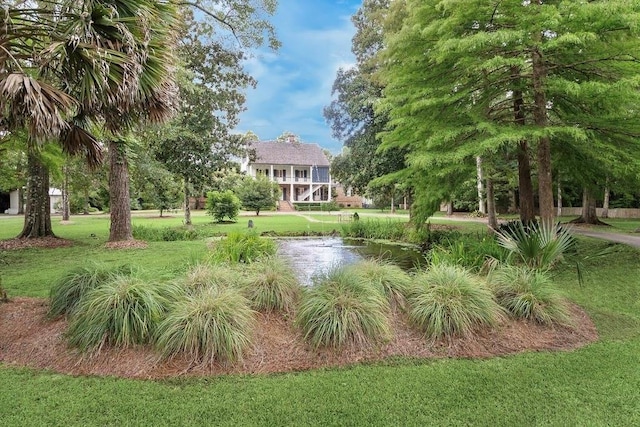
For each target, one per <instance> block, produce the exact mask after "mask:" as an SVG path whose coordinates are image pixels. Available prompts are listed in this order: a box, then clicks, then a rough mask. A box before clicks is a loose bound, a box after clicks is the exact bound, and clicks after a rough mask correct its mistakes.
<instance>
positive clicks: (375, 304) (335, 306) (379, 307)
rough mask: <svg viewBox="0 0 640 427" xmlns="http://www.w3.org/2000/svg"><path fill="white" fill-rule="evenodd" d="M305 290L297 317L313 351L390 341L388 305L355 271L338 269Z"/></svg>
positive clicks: (298, 323) (324, 275)
mask: <svg viewBox="0 0 640 427" xmlns="http://www.w3.org/2000/svg"><path fill="white" fill-rule="evenodd" d="M315 281H316V283H315V285H314V286H312V287H310V288H307V289H305V291H304V292H303V294H302V302H301V304H300V308H299V310H298V313H297V316H296V324H297V325H298V326H299V327H300V328H301V330H302V332H303V334H304V338H305V340H307V341H308V342H309V343H310V344H311V345H313V346H314V347H316V348H317V347H329V346H331V347H342V346H344V345H346V344H348V343H356V344H364V343H368V342H371V341H380V340H385V339H388V338H389V337H390V335H391V331H390V327H389V320H388V312H389V304H388V302H387V300H386V298H385V297H384V296H383V295H382V294H381V293H380V292H378V291H376V290H374V289H373V288H371V287H370V286H367V283H366V281H365V280H364V279H363V278H362V277H361V276H359V275H357V274H355V273H354V272H353V270H350V269H347V268H336V269H333V270H331V271H329V272H327V273H325V274H323V275H321V276H318V277H316V279H315Z"/></svg>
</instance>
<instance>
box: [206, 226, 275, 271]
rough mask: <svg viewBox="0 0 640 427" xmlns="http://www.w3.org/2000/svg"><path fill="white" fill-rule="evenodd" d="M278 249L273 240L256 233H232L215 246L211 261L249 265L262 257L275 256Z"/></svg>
mask: <svg viewBox="0 0 640 427" xmlns="http://www.w3.org/2000/svg"><path fill="white" fill-rule="evenodd" d="M276 249H277V247H276V244H275V242H274V241H273V240H271V239H269V238H266V237H261V236H260V235H259V234H258V233H257V232H255V231H246V232H231V233H229V234H228V235H227V237H225V238H223V239H221V240H220V241H218V242H217V243H216V244H215V246H214V247H213V251H212V253H211V260H212V261H214V262H229V263H245V264H248V263H251V262H253V261H256V260H257V259H258V258H260V257H264V256H272V255H275V253H276Z"/></svg>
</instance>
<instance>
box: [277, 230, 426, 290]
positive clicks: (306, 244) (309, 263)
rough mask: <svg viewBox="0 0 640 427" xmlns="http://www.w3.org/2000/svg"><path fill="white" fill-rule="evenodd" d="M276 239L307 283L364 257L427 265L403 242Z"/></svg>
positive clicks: (281, 250)
mask: <svg viewBox="0 0 640 427" xmlns="http://www.w3.org/2000/svg"><path fill="white" fill-rule="evenodd" d="M277 242H278V254H279V255H280V256H282V257H283V258H284V259H285V260H287V262H289V264H290V265H291V266H292V267H293V269H294V271H295V272H296V275H297V276H298V279H299V280H300V282H301V283H302V284H304V285H310V284H311V283H312V281H313V277H314V276H316V275H318V274H322V273H323V272H326V271H328V270H330V269H332V268H335V267H338V266H342V265H348V264H353V263H355V262H357V261H360V260H362V259H365V258H369V259H371V258H377V259H386V260H389V261H391V262H393V263H394V264H397V265H399V266H401V267H403V268H405V269H407V270H409V269H411V268H413V267H415V266H416V265H420V264H424V258H423V257H422V255H421V254H420V252H419V251H418V250H417V249H414V248H412V247H407V246H401V245H389V244H381V243H372V242H363V241H359V240H350V239H349V240H347V239H342V238H340V237H323V238H295V239H294V238H292V239H278V240H277Z"/></svg>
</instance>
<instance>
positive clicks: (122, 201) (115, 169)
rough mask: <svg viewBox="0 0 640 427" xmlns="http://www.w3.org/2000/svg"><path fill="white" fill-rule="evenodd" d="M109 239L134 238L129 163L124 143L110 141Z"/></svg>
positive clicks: (114, 240)
mask: <svg viewBox="0 0 640 427" xmlns="http://www.w3.org/2000/svg"><path fill="white" fill-rule="evenodd" d="M108 150H109V204H110V206H109V207H110V209H111V226H110V228H109V241H110V242H118V241H123V240H133V233H132V230H131V206H130V197H131V196H130V195H129V165H128V163H127V155H126V153H125V146H124V144H123V143H120V142H117V141H109V147H108Z"/></svg>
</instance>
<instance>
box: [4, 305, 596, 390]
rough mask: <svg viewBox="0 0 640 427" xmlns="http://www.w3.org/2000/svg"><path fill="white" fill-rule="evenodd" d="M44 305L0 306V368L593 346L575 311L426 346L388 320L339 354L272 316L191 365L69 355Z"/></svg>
mask: <svg viewBox="0 0 640 427" xmlns="http://www.w3.org/2000/svg"><path fill="white" fill-rule="evenodd" d="M46 311H47V302H46V300H43V299H35V298H14V299H13V300H11V301H10V302H9V303H5V304H0V325H2V326H1V327H0V362H2V363H4V364H7V365H11V366H28V367H33V368H38V369H50V370H54V371H57V372H61V373H66V374H72V375H98V376H119V377H126V378H148V379H151V378H166V377H172V376H177V375H189V376H204V375H221V374H230V373H256V374H265V373H273V372H291V371H301V370H308V369H316V368H322V367H332V366H344V365H350V364H354V363H359V362H375V361H381V360H384V359H386V358H389V357H392V356H403V357H412V358H444V357H465V358H487V357H493V356H501V355H507V354H514V353H520V352H525V351H547V350H554V351H558V350H572V349H576V348H579V347H582V346H584V345H586V344H588V343H591V342H593V341H595V340H597V339H598V334H597V331H596V328H595V326H594V325H593V323H592V322H591V319H589V317H588V316H587V315H586V313H585V312H584V311H583V310H582V309H581V308H580V307H578V306H575V305H574V306H572V307H571V313H572V318H573V322H574V325H575V326H574V327H572V328H567V327H555V328H549V327H544V326H541V325H538V324H534V323H531V322H524V321H509V322H507V323H505V324H503V325H502V326H501V327H499V328H497V329H493V330H486V331H479V333H478V334H477V335H476V336H474V337H473V338H455V339H453V340H451V341H450V342H447V341H438V342H429V341H427V340H425V339H424V338H423V336H422V335H421V334H420V333H418V332H416V331H415V330H413V329H410V328H408V327H407V326H406V323H405V322H404V321H403V319H402V316H401V315H399V314H394V315H393V318H392V326H393V333H394V338H393V339H391V340H390V341H389V342H387V343H382V344H379V345H377V346H375V345H372V346H355V345H354V346H350V347H348V348H346V349H344V350H341V351H338V350H334V349H324V350H315V349H313V348H311V347H309V346H308V345H307V344H305V343H304V341H303V339H302V336H301V334H300V332H298V331H297V330H296V329H295V328H294V327H293V325H292V322H291V320H290V319H289V320H287V319H285V318H283V317H282V316H281V315H277V314H259V315H258V321H257V322H256V325H257V326H256V329H255V333H254V345H253V347H252V348H251V349H250V350H249V351H248V352H247V354H246V355H245V357H244V359H243V360H242V361H241V362H238V363H236V364H233V365H214V366H192V365H191V364H190V363H189V362H188V361H186V360H172V361H160V360H159V359H158V356H157V354H156V353H154V352H153V350H152V349H150V348H149V347H137V348H130V349H114V348H105V349H102V351H101V352H100V353H99V354H97V355H93V356H87V355H85V356H83V355H80V354H79V353H77V352H76V351H74V350H71V349H69V348H68V347H67V346H66V343H65V341H64V339H63V333H64V331H65V329H66V326H67V325H66V321H65V320H63V319H59V320H55V321H50V320H48V319H47V318H46Z"/></svg>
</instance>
